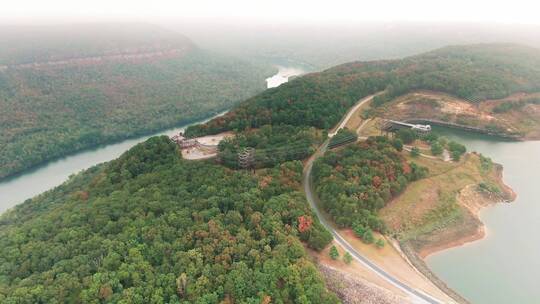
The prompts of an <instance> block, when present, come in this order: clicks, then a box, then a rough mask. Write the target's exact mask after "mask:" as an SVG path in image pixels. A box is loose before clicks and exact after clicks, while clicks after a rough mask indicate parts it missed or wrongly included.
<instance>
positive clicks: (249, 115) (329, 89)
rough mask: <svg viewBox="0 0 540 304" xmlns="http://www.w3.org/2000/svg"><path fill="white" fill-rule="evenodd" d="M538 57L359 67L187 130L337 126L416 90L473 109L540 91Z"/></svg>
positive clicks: (470, 51)
mask: <svg viewBox="0 0 540 304" xmlns="http://www.w3.org/2000/svg"><path fill="white" fill-rule="evenodd" d="M538 70H540V51H539V50H537V49H533V48H528V47H524V46H519V45H512V44H484V45H469V46H454V47H445V48H442V49H439V50H435V51H432V52H428V53H425V54H421V55H418V56H413V57H408V58H405V59H401V60H389V61H374V62H354V63H348V64H344V65H340V66H337V67H334V68H331V69H328V70H326V71H323V72H320V73H313V74H308V75H306V76H303V77H299V78H297V79H294V80H292V81H290V82H289V83H286V84H284V85H281V86H280V87H278V88H276V89H273V90H267V91H265V92H263V93H261V94H259V95H257V96H255V97H253V98H251V99H248V100H246V101H245V102H243V103H242V104H240V105H239V106H238V107H237V108H235V109H234V110H233V111H231V112H229V113H228V114H227V115H225V116H223V117H221V118H219V119H215V120H212V121H210V122H208V123H206V124H203V125H199V126H194V127H191V128H189V129H188V130H187V134H188V135H190V136H197V135H203V134H213V133H218V132H222V131H226V130H243V129H246V128H257V127H260V126H262V125H265V124H292V125H297V126H313V127H316V128H321V129H328V128H330V127H333V126H334V125H335V124H336V123H337V122H338V121H339V120H340V119H341V117H342V116H343V114H345V112H346V111H347V109H348V108H350V106H352V105H353V104H354V103H355V102H356V101H357V100H359V99H360V98H363V97H365V96H368V95H370V94H373V93H375V92H379V91H383V90H385V93H384V94H382V95H381V96H378V97H376V98H375V105H380V104H383V103H384V102H386V101H389V100H391V99H392V98H394V97H396V96H399V95H402V94H404V93H406V92H409V91H412V90H418V89H425V90H435V91H442V92H446V93H449V94H453V95H456V96H459V97H462V98H465V99H468V100H470V101H471V102H480V101H482V100H485V99H487V98H501V97H505V96H508V95H509V94H511V93H514V92H523V91H525V92H533V91H538V90H540V73H538Z"/></svg>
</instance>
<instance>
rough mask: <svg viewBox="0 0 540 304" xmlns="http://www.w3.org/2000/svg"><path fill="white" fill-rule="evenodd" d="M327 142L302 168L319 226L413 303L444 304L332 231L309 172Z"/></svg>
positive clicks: (360, 104) (354, 108) (352, 111)
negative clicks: (404, 281) (388, 270)
mask: <svg viewBox="0 0 540 304" xmlns="http://www.w3.org/2000/svg"><path fill="white" fill-rule="evenodd" d="M374 96H375V95H371V96H368V97H366V98H364V99H362V100H360V101H359V102H358V103H357V104H356V105H355V106H354V107H353V108H351V110H350V111H349V112H348V113H347V115H346V117H345V119H344V120H343V121H342V122H341V123H340V124H339V126H338V127H337V128H336V130H335V131H334V132H332V133H331V134H329V137H332V136H334V135H335V134H336V133H337V131H339V129H341V128H343V127H344V126H345V125H346V123H347V121H348V120H349V119H350V118H351V116H352V114H353V113H354V112H356V110H358V108H359V107H361V106H362V105H363V104H365V103H366V102H368V101H370V100H371V99H373V97H374ZM328 142H329V139H327V140H326V141H325V142H324V143H323V144H322V145H321V146H320V147H319V149H318V150H317V151H316V152H315V154H313V155H312V156H311V157H310V158H309V160H308V161H307V163H306V166H305V167H304V176H303V179H302V180H303V186H304V192H305V194H306V198H307V200H308V202H309V205H310V206H311V208H312V209H313V211H314V213H315V215H316V216H317V217H318V218H319V221H320V222H321V224H322V225H323V226H324V227H325V228H326V229H328V231H330V233H331V234H332V236H333V237H334V239H335V240H336V242H337V243H338V244H339V245H340V246H341V247H343V249H344V250H346V251H348V252H349V253H350V254H351V256H352V257H353V258H354V259H355V260H357V261H358V262H360V263H361V264H363V265H364V266H365V267H366V268H368V269H370V270H371V271H373V272H374V273H376V274H377V275H379V276H380V277H381V278H383V279H384V280H386V281H387V282H389V283H390V284H392V285H393V286H395V287H397V288H399V289H400V290H402V291H404V292H405V293H406V294H407V295H409V296H410V298H411V300H412V301H413V303H430V304H439V303H441V304H442V303H444V302H442V301H440V300H438V299H435V298H433V297H432V296H430V295H428V294H426V293H425V292H423V291H421V290H418V289H416V288H412V287H410V286H408V285H407V284H405V283H403V282H402V281H400V280H398V279H397V278H395V277H394V276H392V275H391V274H389V273H388V272H386V271H385V270H384V269H382V268H381V267H379V266H377V265H376V264H375V263H373V262H372V261H371V260H369V259H368V258H366V257H365V256H363V255H362V253H360V252H359V251H357V250H356V249H355V248H354V247H353V246H351V244H349V242H347V241H346V240H345V238H343V237H342V236H341V235H340V234H339V232H337V230H336V229H334V227H333V226H332V225H330V223H329V222H328V221H327V220H326V218H325V216H324V215H323V213H322V212H321V211H320V210H319V208H318V205H317V199H318V198H317V197H316V195H315V194H314V193H313V191H312V189H313V185H312V177H311V171H312V168H313V162H314V161H315V160H316V159H317V158H319V157H320V156H322V155H324V153H325V152H326V150H327V149H328Z"/></svg>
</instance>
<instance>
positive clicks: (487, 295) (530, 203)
mask: <svg viewBox="0 0 540 304" xmlns="http://www.w3.org/2000/svg"><path fill="white" fill-rule="evenodd" d="M437 130H438V131H439V132H440V133H443V134H444V135H445V136H447V137H450V138H453V139H456V140H458V141H459V142H461V143H463V144H465V145H466V146H467V147H468V149H469V150H471V151H478V152H481V153H482V154H484V155H486V156H489V157H491V158H492V159H493V161H495V162H497V163H500V164H502V165H503V166H504V181H505V182H506V184H508V185H509V186H511V187H512V188H513V189H514V191H516V193H517V194H518V198H517V200H516V201H515V202H512V203H511V204H497V205H495V206H493V207H488V208H485V209H483V210H482V211H481V212H480V218H481V220H482V221H483V222H484V223H485V225H486V232H487V235H486V238H484V239H482V240H480V241H476V242H473V243H469V244H467V245H465V246H462V247H458V248H452V249H449V250H445V251H442V252H439V253H436V254H434V255H432V256H429V257H428V258H427V264H428V265H429V266H430V268H431V269H432V270H433V271H434V272H435V273H436V274H437V275H438V276H439V277H440V278H441V279H442V280H444V281H445V282H446V283H447V284H448V285H449V286H450V287H451V288H453V289H454V290H456V291H457V292H459V293H460V294H462V295H463V296H464V297H465V298H467V299H469V300H470V301H471V302H472V303H475V304H497V303H501V304H503V303H504V304H510V303H516V304H517V303H519V304H529V303H530V304H533V303H534V304H537V303H540V288H539V287H540V285H539V283H538V282H539V279H540V233H539V232H540V184H539V181H540V141H530V142H504V141H497V140H495V139H493V138H489V137H487V136H482V135H476V134H467V133H465V132H461V131H455V130H444V129H437Z"/></svg>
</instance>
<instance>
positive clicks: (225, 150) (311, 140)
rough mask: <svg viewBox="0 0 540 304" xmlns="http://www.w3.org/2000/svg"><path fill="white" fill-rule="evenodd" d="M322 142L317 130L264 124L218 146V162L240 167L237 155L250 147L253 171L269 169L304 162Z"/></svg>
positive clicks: (238, 134)
mask: <svg viewBox="0 0 540 304" xmlns="http://www.w3.org/2000/svg"><path fill="white" fill-rule="evenodd" d="M322 140H323V135H322V134H321V132H320V131H318V130H316V129H315V128H310V127H296V126H291V125H276V126H272V125H265V126H262V127H261V128H259V129H251V130H245V131H243V132H239V133H237V134H236V135H235V136H234V137H231V138H229V139H225V140H223V141H221V142H220V143H219V147H218V149H219V155H218V156H219V159H220V161H221V163H222V164H224V165H225V166H227V167H229V168H234V169H238V168H240V166H239V163H238V153H240V152H242V151H244V149H246V148H253V149H254V150H253V164H252V167H253V168H264V167H272V166H275V165H277V164H280V163H283V162H286V161H290V160H301V159H305V158H307V157H308V156H310V155H311V154H313V152H315V148H316V146H317V145H318V144H320V143H321V142H322Z"/></svg>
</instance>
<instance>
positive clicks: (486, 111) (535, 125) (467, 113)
mask: <svg viewBox="0 0 540 304" xmlns="http://www.w3.org/2000/svg"><path fill="white" fill-rule="evenodd" d="M532 97H540V94H539V93H535V94H526V93H519V94H514V95H511V96H509V97H507V98H504V99H498V100H486V101H483V102H480V103H472V102H470V101H467V100H463V99H459V98H457V97H454V96H450V95H446V94H443V93H439V92H431V91H418V92H413V93H409V94H405V95H403V96H400V97H398V98H396V99H395V100H393V101H392V102H389V103H387V104H385V105H383V106H382V107H380V108H378V109H376V111H375V112H376V116H379V117H382V118H391V119H398V120H405V119H412V118H430V119H436V120H441V121H446V122H451V123H457V124H462V125H468V126H472V127H479V128H486V129H493V128H496V129H498V130H503V131H505V132H508V133H515V134H520V135H521V137H522V138H523V139H526V140H530V139H540V105H537V104H528V105H526V106H524V107H518V108H515V109H512V110H510V111H507V112H503V113H496V112H495V111H494V108H495V107H496V106H498V105H500V104H502V103H508V102H516V101H519V100H521V99H524V98H532Z"/></svg>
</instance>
